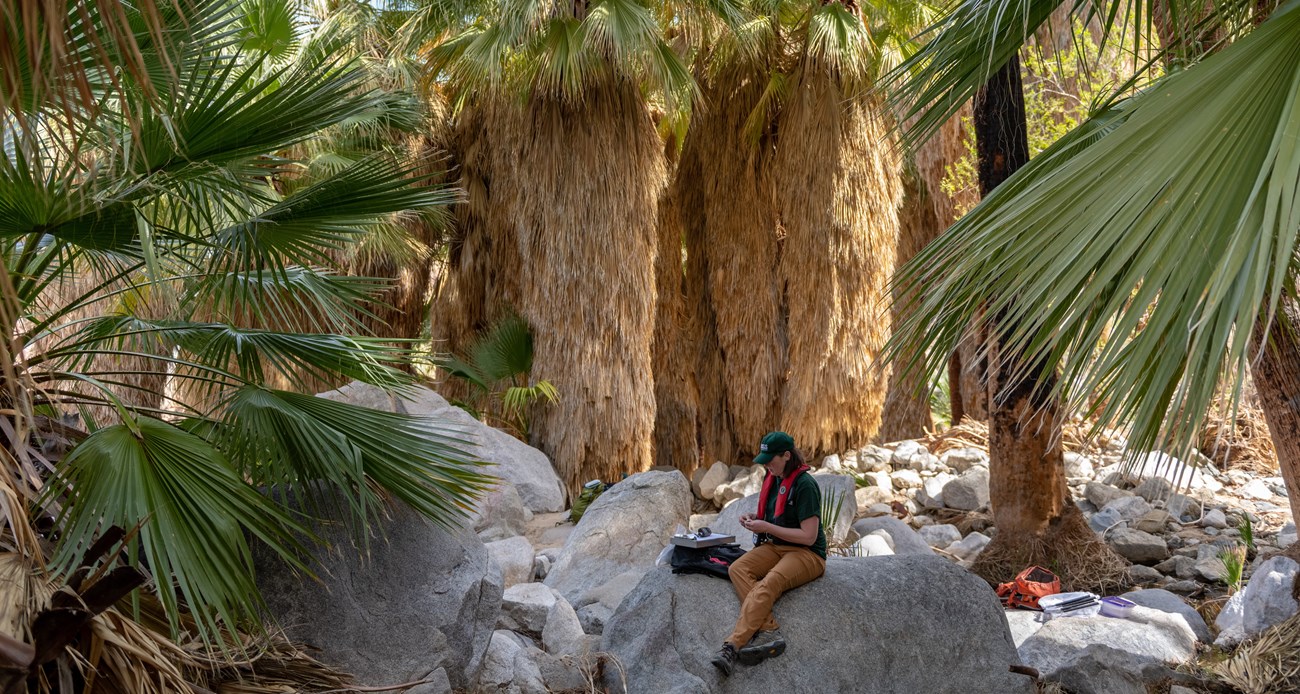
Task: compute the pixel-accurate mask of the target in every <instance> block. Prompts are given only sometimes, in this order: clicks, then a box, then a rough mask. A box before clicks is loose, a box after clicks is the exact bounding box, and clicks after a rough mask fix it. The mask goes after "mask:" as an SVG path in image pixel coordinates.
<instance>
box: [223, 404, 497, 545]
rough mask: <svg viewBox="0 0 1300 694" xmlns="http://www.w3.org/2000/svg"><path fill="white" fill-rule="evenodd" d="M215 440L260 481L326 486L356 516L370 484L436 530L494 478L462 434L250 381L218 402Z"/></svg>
mask: <svg viewBox="0 0 1300 694" xmlns="http://www.w3.org/2000/svg"><path fill="white" fill-rule="evenodd" d="M215 438H216V440H217V441H218V442H219V443H220V444H221V446H222V447H223V448H224V449H226V450H229V451H230V452H231V453H230V455H231V457H232V459H233V460H235V461H237V462H239V463H240V465H241V467H243V468H245V469H246V470H247V471H248V472H249V474H250V475H251V476H252V477H253V479H254V480H256V481H257V482H258V483H259V484H263V485H266V486H278V485H284V484H287V483H295V484H300V483H302V482H304V481H319V482H324V483H328V484H330V485H332V486H334V487H335V488H337V489H338V490H340V491H342V492H344V494H342V498H345V499H347V500H348V503H349V504H350V505H351V509H352V511H353V512H354V513H355V514H357V516H358V519H359V520H360V519H364V517H365V516H366V515H367V514H373V513H375V512H377V511H378V509H379V502H380V500H381V497H380V496H379V495H378V493H377V490H378V489H382V490H384V491H385V492H387V493H388V494H391V495H392V496H394V497H396V498H398V499H401V500H402V501H404V502H405V503H406V504H408V505H409V506H411V507H412V508H414V509H416V510H417V511H419V512H420V513H423V514H424V515H426V516H427V517H429V518H430V519H432V520H433V521H434V522H436V523H438V524H440V525H442V526H444V527H454V525H455V524H456V523H458V522H459V521H460V520H462V519H464V518H466V517H467V512H468V509H469V508H470V505H471V503H472V502H473V499H474V498H475V497H477V496H478V494H480V493H482V492H483V491H484V490H486V489H487V488H488V486H489V485H490V484H491V482H492V479H491V478H490V477H488V476H487V475H485V474H484V472H485V467H484V466H485V465H486V463H483V462H481V461H480V460H479V459H478V458H476V457H475V456H473V455H472V454H470V453H466V451H469V450H472V448H473V443H472V442H471V441H470V440H469V439H468V438H466V434H465V433H464V432H460V431H458V430H455V429H452V428H449V427H447V426H445V425H440V424H439V423H438V422H436V421H431V420H428V419H425V418H421V417H413V416H409V415H403V414H395V413H391V412H382V411H379V410H372V409H369V408H365V407H358V406H356V405H350V404H347V403H342V402H335V401H333V400H326V399H323V398H317V397H313V396H310V395H302V394H298V393H291V392H287V391H275V390H267V389H263V388H259V387H255V386H250V387H247V388H244V389H241V390H240V391H238V392H236V393H234V394H233V395H232V396H231V397H230V398H229V399H228V400H227V402H226V404H225V406H224V410H223V414H222V417H221V426H220V427H219V428H218V429H217V431H216V433H215Z"/></svg>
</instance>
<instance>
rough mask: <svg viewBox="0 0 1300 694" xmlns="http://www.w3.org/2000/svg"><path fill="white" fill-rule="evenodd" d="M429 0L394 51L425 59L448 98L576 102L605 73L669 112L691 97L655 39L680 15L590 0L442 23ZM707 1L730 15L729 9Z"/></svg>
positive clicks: (678, 68) (498, 10)
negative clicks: (488, 94)
mask: <svg viewBox="0 0 1300 694" xmlns="http://www.w3.org/2000/svg"><path fill="white" fill-rule="evenodd" d="M437 4H438V3H437V2H436V0H435V2H433V3H429V4H427V5H424V6H423V7H422V8H420V9H417V10H416V11H415V12H413V13H412V15H411V17H410V19H409V20H408V21H407V24H406V25H405V26H404V27H403V29H402V32H401V35H402V38H401V40H399V41H398V46H399V48H400V50H404V51H406V52H408V53H424V54H426V55H427V56H428V57H429V63H428V65H429V74H430V75H434V76H442V77H444V78H445V79H446V80H447V82H448V84H449V85H450V86H451V87H452V89H453V91H454V92H455V94H456V95H457V97H456V100H457V101H458V102H460V101H462V100H463V99H464V98H466V97H467V96H468V95H469V94H472V93H474V92H476V91H479V90H484V89H488V90H496V89H503V88H504V89H507V90H509V91H512V92H514V93H516V94H517V95H537V96H541V97H546V98H559V99H563V100H578V99H580V98H581V96H582V95H583V94H584V93H585V91H586V90H587V89H588V88H590V86H591V85H592V84H593V83H594V82H595V81H596V80H600V79H605V78H608V77H616V78H621V79H628V80H632V81H634V82H636V83H639V84H642V85H644V86H645V89H646V90H647V91H648V92H650V93H652V94H654V95H656V96H657V97H658V98H659V99H661V101H662V102H663V103H664V104H665V106H666V107H667V108H668V110H669V111H670V112H673V113H680V112H682V111H685V110H688V109H689V108H690V106H691V104H692V102H693V101H694V99H695V98H696V97H697V87H696V85H695V82H694V79H693V78H692V76H691V74H690V71H689V70H688V69H687V68H686V66H685V63H683V61H682V59H681V57H680V56H679V55H678V53H677V52H676V51H675V50H673V48H672V46H670V45H669V44H668V42H667V41H666V40H665V38H664V35H665V30H664V26H663V23H664V22H665V21H672V20H673V18H677V17H681V16H683V13H680V12H674V11H673V10H671V9H665V8H662V7H660V6H658V5H653V4H649V3H645V2H643V1H642V0H597V1H596V2H593V3H591V4H590V5H589V6H588V7H586V8H585V10H583V11H578V8H577V7H576V6H573V5H569V4H565V3H553V2H546V1H542V0H510V1H508V2H502V3H500V4H498V5H495V6H490V7H486V8H479V11H478V13H477V14H474V15H472V19H469V20H466V19H465V18H460V19H459V21H451V22H449V21H447V20H448V19H449V16H448V11H447V9H445V8H438V9H434V8H433V6H434V5H437ZM712 4H713V5H718V6H719V8H721V9H724V11H727V12H729V13H730V14H732V15H734V14H735V12H734V9H735V7H734V6H733V5H731V4H730V3H726V2H721V3H719V2H718V1H717V0H714V2H713V3H712ZM452 6H453V7H457V6H459V5H455V4H453V5H452ZM703 7H704V5H701V6H700V7H698V8H696V7H694V6H692V8H693V9H696V10H698V9H701V8H703ZM426 47H427V48H426Z"/></svg>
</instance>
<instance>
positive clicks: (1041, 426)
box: [975, 57, 1067, 533]
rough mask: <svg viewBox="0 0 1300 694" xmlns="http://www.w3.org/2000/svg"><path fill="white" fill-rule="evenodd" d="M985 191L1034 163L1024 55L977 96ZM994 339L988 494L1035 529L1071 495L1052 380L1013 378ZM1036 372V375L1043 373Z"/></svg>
mask: <svg viewBox="0 0 1300 694" xmlns="http://www.w3.org/2000/svg"><path fill="white" fill-rule="evenodd" d="M975 140H976V149H977V152H978V170H979V184H980V195H981V197H987V196H988V195H989V194H990V193H992V192H993V190H994V189H995V188H997V186H998V185H1000V184H1001V183H1002V182H1003V181H1005V180H1006V179H1008V178H1010V177H1011V175H1012V174H1014V173H1015V172H1016V171H1017V170H1018V169H1020V167H1022V166H1024V165H1025V164H1027V163H1029V140H1028V137H1027V135H1026V129H1025V101H1024V93H1023V91H1022V87H1021V83H1020V61H1019V59H1018V58H1015V57H1013V58H1012V59H1011V60H1010V61H1008V63H1007V64H1006V65H1004V66H1003V67H1002V69H1001V70H999V71H998V72H997V73H995V74H994V75H993V77H992V78H990V79H989V81H988V83H987V84H986V85H985V86H984V88H983V89H981V90H980V92H979V94H978V96H977V97H976V99H975ZM993 342H994V344H991V345H989V348H990V355H991V356H992V358H991V359H989V361H988V363H989V365H990V367H991V373H990V383H989V393H990V405H991V406H990V408H989V409H990V412H989V456H990V462H989V466H990V475H989V477H990V481H989V497H990V503H991V506H992V511H993V522H994V525H996V526H997V527H998V532H999V533H1001V532H1004V531H1015V532H1021V533H1023V532H1029V533H1036V532H1039V531H1041V530H1043V529H1044V528H1045V527H1046V525H1047V522H1048V521H1049V520H1050V519H1052V518H1054V517H1056V516H1058V515H1060V513H1061V510H1062V508H1063V507H1064V499H1065V496H1066V494H1067V492H1066V486H1065V466H1064V461H1063V459H1062V451H1061V444H1060V440H1059V438H1057V437H1056V436H1055V435H1054V434H1055V432H1056V427H1057V424H1058V422H1057V406H1056V403H1055V401H1054V398H1052V397H1051V396H1050V395H1049V394H1048V393H1047V390H1048V389H1049V388H1050V387H1051V385H1052V384H1051V383H1039V382H1038V381H1037V380H1036V379H1034V378H1032V377H1031V378H1026V379H1022V380H1019V381H1012V380H1010V375H1011V373H1012V372H1013V371H1014V370H1015V369H1016V366H1017V356H1018V355H1015V354H1005V353H1002V352H1001V350H1000V349H999V347H1000V345H998V344H996V342H995V341H993ZM1037 371H1038V370H1033V371H1031V372H1030V373H1031V374H1032V373H1037Z"/></svg>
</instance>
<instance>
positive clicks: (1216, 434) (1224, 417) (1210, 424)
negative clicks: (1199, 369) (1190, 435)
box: [1197, 377, 1278, 476]
mask: <svg viewBox="0 0 1300 694" xmlns="http://www.w3.org/2000/svg"><path fill="white" fill-rule="evenodd" d="M1197 448H1199V449H1200V451H1201V453H1203V454H1205V456H1206V457H1208V458H1209V459H1210V460H1213V461H1214V462H1215V464H1216V465H1217V466H1218V467H1219V469H1220V470H1227V469H1230V468H1236V469H1242V470H1247V471H1249V472H1252V473H1255V474H1259V475H1266V476H1271V475H1275V474H1277V469H1278V460H1277V449H1276V448H1275V447H1274V446H1273V438H1272V436H1271V435H1270V434H1269V431H1268V422H1267V420H1265V418H1264V409H1263V408H1262V407H1261V406H1260V403H1259V397H1258V395H1257V394H1256V392H1255V386H1254V383H1253V382H1252V380H1251V379H1250V378H1249V377H1247V379H1246V382H1245V383H1243V384H1242V392H1241V398H1240V399H1239V400H1238V402H1237V404H1236V407H1235V409H1234V407H1233V403H1232V388H1231V384H1225V385H1223V386H1222V387H1220V389H1219V393H1218V395H1217V396H1216V397H1215V400H1214V404H1213V405H1212V408H1211V410H1210V412H1209V413H1208V414H1207V415H1206V418H1205V426H1204V428H1203V430H1202V432H1201V440H1200V442H1199V443H1198V444H1197Z"/></svg>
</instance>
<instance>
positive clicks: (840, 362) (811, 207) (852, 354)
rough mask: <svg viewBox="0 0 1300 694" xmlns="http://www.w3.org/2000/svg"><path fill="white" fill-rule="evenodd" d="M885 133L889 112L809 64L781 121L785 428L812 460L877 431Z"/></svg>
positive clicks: (892, 168) (894, 189) (893, 243)
mask: <svg viewBox="0 0 1300 694" xmlns="http://www.w3.org/2000/svg"><path fill="white" fill-rule="evenodd" d="M889 126H890V122H889V119H888V117H887V116H886V112H885V106H884V104H883V103H881V102H879V101H876V100H874V99H872V98H865V97H862V96H854V95H851V94H849V93H847V92H846V91H844V90H842V89H841V87H840V84H839V80H838V78H836V77H835V76H833V75H832V74H830V73H829V71H828V70H827V69H826V68H824V67H823V66H819V65H817V64H815V63H814V62H813V61H812V60H811V59H805V62H804V64H803V65H802V66H801V69H800V72H799V77H798V82H797V83H796V86H795V88H794V93H793V94H792V95H791V96H790V98H789V100H788V102H787V103H786V104H785V105H784V109H783V111H782V114H781V123H780V126H779V131H778V138H777V149H776V159H775V166H774V174H773V175H774V180H775V184H776V191H777V198H776V199H777V205H778V207H779V209H780V214H781V220H782V222H783V223H784V226H785V231H786V238H785V243H784V247H783V249H782V253H781V262H780V267H779V272H780V281H781V283H782V289H783V290H784V292H783V293H784V298H785V308H786V313H787V315H788V319H787V321H788V322H787V329H786V332H787V338H788V340H789V358H788V359H789V373H788V376H787V378H786V381H785V387H784V391H783V393H782V398H781V406H782V412H781V417H780V423H781V426H780V428H781V429H783V430H784V431H788V432H790V433H791V434H792V435H793V436H794V437H795V440H796V441H799V442H800V445H801V447H803V448H804V450H805V451H807V452H808V453H809V454H810V455H813V456H816V455H820V454H824V453H831V452H835V451H843V450H849V449H852V448H857V447H859V446H862V445H864V444H866V443H868V442H869V441H871V440H872V439H873V438H874V437H875V436H876V434H877V433H878V432H879V430H880V422H881V412H882V409H883V406H884V403H885V396H886V392H887V389H888V385H889V383H888V379H889V371H890V369H889V367H888V366H887V365H886V364H884V363H883V362H882V360H881V352H882V350H883V348H884V345H885V341H886V340H888V338H889V335H890V330H891V328H892V325H891V321H890V314H889V310H888V304H889V294H888V284H889V279H890V276H891V275H892V273H893V271H894V266H895V259H896V255H897V243H898V236H899V223H898V206H899V204H900V202H901V201H902V195H903V191H902V186H901V182H900V177H899V171H900V168H901V161H900V159H899V156H898V150H897V147H896V146H894V144H893V143H892V142H891V139H890V135H889Z"/></svg>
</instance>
